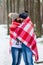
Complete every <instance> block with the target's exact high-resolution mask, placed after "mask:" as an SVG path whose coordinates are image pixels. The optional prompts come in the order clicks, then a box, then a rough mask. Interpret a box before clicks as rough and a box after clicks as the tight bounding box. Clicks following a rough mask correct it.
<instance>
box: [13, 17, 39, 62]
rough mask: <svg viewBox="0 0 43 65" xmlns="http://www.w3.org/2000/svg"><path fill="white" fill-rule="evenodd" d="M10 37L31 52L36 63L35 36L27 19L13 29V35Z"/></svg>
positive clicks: (29, 20) (31, 24)
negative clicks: (17, 40) (21, 43)
mask: <svg viewBox="0 0 43 65" xmlns="http://www.w3.org/2000/svg"><path fill="white" fill-rule="evenodd" d="M12 35H13V36H12V38H18V39H19V40H20V41H22V42H23V43H24V44H25V45H26V46H27V47H29V48H30V49H31V50H32V52H33V54H34V55H35V59H36V61H37V60H38V50H37V45H36V35H35V33H34V25H33V23H32V22H31V19H30V18H29V17H27V18H26V19H25V20H24V21H23V23H22V24H20V25H19V26H18V27H17V28H16V29H14V33H12Z"/></svg>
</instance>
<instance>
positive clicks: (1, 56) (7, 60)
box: [0, 25, 43, 65]
mask: <svg viewBox="0 0 43 65" xmlns="http://www.w3.org/2000/svg"><path fill="white" fill-rule="evenodd" d="M37 46H38V51H39V61H43V37H41V38H38V39H37ZM9 47H10V46H9V36H8V35H7V25H0V65H11V63H12V57H11V53H10V52H9ZM20 65H25V64H24V61H23V57H22V59H21V64H20ZM34 65H43V63H40V64H36V63H34Z"/></svg>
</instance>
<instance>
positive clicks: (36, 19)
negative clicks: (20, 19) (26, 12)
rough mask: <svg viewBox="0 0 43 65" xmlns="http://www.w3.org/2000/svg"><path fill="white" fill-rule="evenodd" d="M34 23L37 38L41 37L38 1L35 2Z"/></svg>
mask: <svg viewBox="0 0 43 65" xmlns="http://www.w3.org/2000/svg"><path fill="white" fill-rule="evenodd" d="M35 22H36V34H37V37H40V36H41V29H42V22H41V17H40V0H35Z"/></svg>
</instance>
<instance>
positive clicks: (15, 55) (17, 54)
mask: <svg viewBox="0 0 43 65" xmlns="http://www.w3.org/2000/svg"><path fill="white" fill-rule="evenodd" d="M11 52H12V60H13V62H12V65H19V64H20V60H21V48H20V49H19V48H14V47H12V48H11Z"/></svg>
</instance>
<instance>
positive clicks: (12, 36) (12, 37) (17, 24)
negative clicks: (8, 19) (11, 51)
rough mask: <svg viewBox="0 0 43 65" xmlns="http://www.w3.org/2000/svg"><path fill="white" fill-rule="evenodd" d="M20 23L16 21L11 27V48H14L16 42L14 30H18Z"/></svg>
mask: <svg viewBox="0 0 43 65" xmlns="http://www.w3.org/2000/svg"><path fill="white" fill-rule="evenodd" d="M19 25H20V23H18V22H16V21H15V20H13V21H12V24H11V25H10V28H9V29H10V46H11V47H12V45H13V42H12V41H13V40H15V39H16V38H15V36H14V35H13V33H14V30H15V29H16V28H17V26H19ZM12 39H13V40H12Z"/></svg>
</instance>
